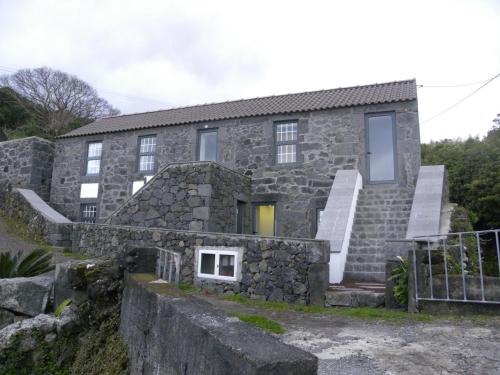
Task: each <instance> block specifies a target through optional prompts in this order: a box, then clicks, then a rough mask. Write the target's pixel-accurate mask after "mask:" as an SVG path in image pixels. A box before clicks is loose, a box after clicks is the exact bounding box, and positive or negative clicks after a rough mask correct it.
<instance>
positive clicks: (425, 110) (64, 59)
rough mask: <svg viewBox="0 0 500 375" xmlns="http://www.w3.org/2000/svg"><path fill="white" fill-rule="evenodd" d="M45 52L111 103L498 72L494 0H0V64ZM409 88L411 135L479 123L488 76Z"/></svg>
mask: <svg viewBox="0 0 500 375" xmlns="http://www.w3.org/2000/svg"><path fill="white" fill-rule="evenodd" d="M40 66H49V67H51V68H56V69H60V70H63V71H65V72H68V73H71V74H74V75H77V76H78V77H79V78H81V79H83V80H85V81H87V82H89V83H90V84H91V85H92V86H94V87H96V88H97V89H98V91H99V94H100V95H101V96H103V97H105V98H106V99H108V100H109V101H110V102H111V103H112V104H113V105H114V106H115V107H117V108H119V109H120V110H121V111H122V113H131V112H141V111H147V110H156V109H162V108H169V107H174V106H184V105H190V104H200V103H207V102H215V101H224V100H230V99H239V98H249V97H254V96H265V95H271V94H285V93H291V92H300V91H311V90H318V89H328V88H335V87H342V86H352V85H362V84H369V83H375V82H386V81H394V80H401V79H408V78H416V79H417V83H418V84H419V85H424V86H426V85H427V86H431V85H436V86H439V85H444V86H446V85H460V84H467V83H473V82H482V83H484V81H486V80H488V79H489V78H491V77H493V76H495V75H496V74H497V73H500V0H470V1H460V0H432V1H422V0H419V1H415V0H410V1H404V0H395V1H390V0H376V1H374V0H367V1H353V0H349V1H347V0H345V1H333V0H330V1H314V0H308V1H297V2H295V1H291V0H286V1H277V0H276V1H274V0H273V1H271V0H267V1H258V0H252V1H248V0H246V1H239V0H232V1H216V0H211V1H188V0H181V1H166V0H158V1H152V0H151V1H148V0H142V1H139V0H134V1H125V0H116V1H114V0H113V1H111V0H109V1H107V0H95V1H91V0H81V1H69V0H65V1H62V0H59V1H50V0H39V1H36V0H34V1H27V0H26V1H24V0H15V1H12V0H0V73H10V72H14V71H15V70H17V69H20V68H35V67H40ZM480 85H481V83H477V84H475V85H468V86H461V87H448V88H443V87H441V88H432V87H422V88H419V92H418V95H419V110H420V122H421V135H422V140H423V141H424V142H427V141H429V140H430V139H433V140H438V139H442V138H456V137H462V138H464V137H467V136H468V135H484V134H485V133H486V132H487V131H488V130H489V129H490V128H491V127H492V119H493V118H494V117H495V116H496V114H497V113H500V78H497V79H496V80H495V81H493V82H492V83H490V84H489V85H487V86H486V87H485V88H483V89H481V90H480V91H479V92H478V93H477V94H475V95H474V96H472V97H471V98H470V99H468V100H466V101H465V102H463V103H462V104H460V105H459V106H457V107H455V108H453V109H452V110H450V111H448V112H447V113H445V114H443V115H441V116H439V117H436V118H435V119H433V120H431V121H426V120H427V119H429V118H431V117H432V116H434V115H435V114H437V113H439V112H441V111H442V110H444V109H446V108H447V107H449V106H451V105H453V104H454V103H456V102H457V101H459V100H460V99H461V98H463V97H464V96H466V95H467V94H469V93H470V92H472V91H474V90H475V89H476V88H478V87H479V86H480Z"/></svg>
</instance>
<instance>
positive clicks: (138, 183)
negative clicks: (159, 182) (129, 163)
mask: <svg viewBox="0 0 500 375" xmlns="http://www.w3.org/2000/svg"><path fill="white" fill-rule="evenodd" d="M152 178H153V176H144V178H143V179H141V180H137V181H134V182H132V195H134V194H135V193H137V192H138V191H139V190H141V189H142V187H143V186H144V185H145V184H147V183H148V182H149V180H151V179H152Z"/></svg>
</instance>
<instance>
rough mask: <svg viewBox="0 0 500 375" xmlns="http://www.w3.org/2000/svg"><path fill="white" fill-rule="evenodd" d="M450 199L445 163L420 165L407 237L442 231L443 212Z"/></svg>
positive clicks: (428, 234)
mask: <svg viewBox="0 0 500 375" xmlns="http://www.w3.org/2000/svg"><path fill="white" fill-rule="evenodd" d="M447 201H448V194H447V181H446V169H445V167H444V165H427V166H422V167H420V171H419V173H418V180H417V186H416V188H415V195H414V198H413V204H412V207H411V213H410V220H409V222H408V230H407V232H406V238H407V239H412V238H415V237H419V236H420V237H421V236H431V235H436V234H440V232H441V212H442V210H443V206H444V204H446V203H447Z"/></svg>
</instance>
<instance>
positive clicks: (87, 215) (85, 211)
mask: <svg viewBox="0 0 500 375" xmlns="http://www.w3.org/2000/svg"><path fill="white" fill-rule="evenodd" d="M80 217H81V221H82V223H92V224H93V223H95V220H96V218H97V205H96V204H94V203H90V204H82V207H81V215H80Z"/></svg>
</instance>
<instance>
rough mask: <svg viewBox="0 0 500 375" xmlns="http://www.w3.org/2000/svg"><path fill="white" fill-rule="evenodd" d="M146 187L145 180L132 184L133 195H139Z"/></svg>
mask: <svg viewBox="0 0 500 375" xmlns="http://www.w3.org/2000/svg"><path fill="white" fill-rule="evenodd" d="M143 186H144V180H138V181H134V182H132V195H134V194H135V193H137V192H138V191H139V190H140V189H141V188H142V187H143Z"/></svg>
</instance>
